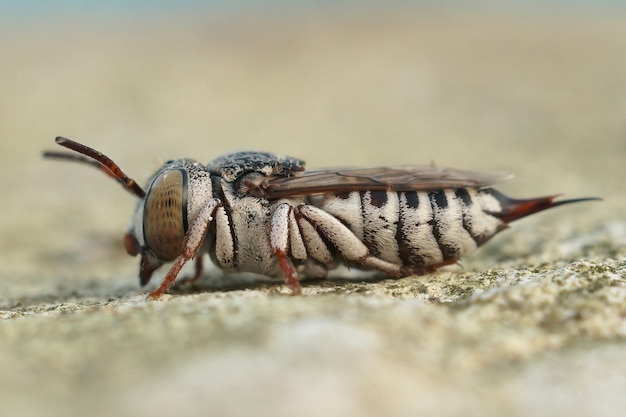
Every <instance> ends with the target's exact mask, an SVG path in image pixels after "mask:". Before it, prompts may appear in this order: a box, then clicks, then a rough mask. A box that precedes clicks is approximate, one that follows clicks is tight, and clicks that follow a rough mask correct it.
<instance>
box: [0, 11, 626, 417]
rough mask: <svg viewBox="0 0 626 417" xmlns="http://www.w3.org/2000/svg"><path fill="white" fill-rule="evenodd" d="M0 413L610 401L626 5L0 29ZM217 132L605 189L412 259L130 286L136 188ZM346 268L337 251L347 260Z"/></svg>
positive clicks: (620, 320) (318, 160) (561, 411)
mask: <svg viewBox="0 0 626 417" xmlns="http://www.w3.org/2000/svg"><path fill="white" fill-rule="evenodd" d="M0 39H2V41H0V56H2V74H1V77H0V191H1V194H2V196H3V198H2V216H0V257H1V258H0V259H1V260H2V262H0V319H1V320H2V321H1V322H0V414H1V415H14V416H15V415H70V416H72V415H76V416H78V415H87V414H97V415H121V416H135V415H136V416H144V415H172V414H177V415H199V414H203V415H250V414H254V415H268V416H270V415H271V416H282V415H284V416H287V415H304V416H306V415H311V416H318V415H360V416H367V415H372V416H374V415H398V416H403V415H419V414H423V415H451V416H454V415H458V416H461V415H512V416H515V415H568V416H571V415H573V416H578V415H594V416H597V415H607V416H610V415H622V414H623V410H624V407H625V406H626V399H624V398H625V397H624V396H623V392H624V390H625V389H626V377H625V376H624V375H626V366H625V365H624V361H623V358H624V357H625V356H624V355H625V354H626V346H625V345H624V343H623V340H624V337H625V336H626V321H625V319H624V317H626V281H625V280H626V261H625V259H626V220H625V216H624V213H625V209H624V207H625V206H626V195H625V193H624V184H623V181H624V178H625V177H626V175H625V174H626V168H624V158H625V156H626V15H624V13H623V12H620V11H612V10H594V11H590V10H575V11H572V10H569V11H565V10H551V11H546V10H532V11H528V10H526V11H519V10H518V11H508V12H506V11H499V12H495V11H483V12H480V13H479V12H471V13H470V12H463V13H461V12H451V11H447V10H434V9H403V10H387V11H385V12H381V11H378V12H371V11H370V12H366V11H364V10H353V9H345V10H343V11H342V12H341V13H332V12H319V13H317V12H313V11H309V12H307V13H300V14H297V13H295V14H293V15H283V16H269V15H268V16H264V17H258V16H257V17H255V16H249V15H237V14H235V15H229V16H225V17H224V16H223V17H221V18H211V17H205V16H194V17H185V16H177V17H176V18H173V19H164V20H155V21H141V22H129V21H113V22H110V21H109V22H104V21H103V22H95V23H94V22H80V21H72V20H70V19H66V20H62V21H54V22H52V21H43V22H37V23H36V24H35V23H33V24H31V25H22V26H20V25H17V24H14V25H9V24H7V25H4V26H3V27H2V28H0ZM57 135H63V136H67V137H70V138H73V139H75V140H78V141H81V142H84V143H86V144H88V145H91V146H93V147H95V148H97V149H99V150H101V151H103V152H104V153H106V154H108V155H109V156H110V157H111V158H112V159H114V160H115V161H116V162H118V163H119V164H120V165H121V166H122V167H123V168H124V170H125V171H126V172H127V173H128V174H129V175H130V176H131V177H134V178H136V179H137V180H139V181H140V182H143V181H144V180H145V178H147V176H148V175H149V174H150V173H151V172H152V171H153V170H154V169H155V168H156V167H157V166H158V165H159V163H160V162H161V161H163V160H165V159H170V158H176V157H183V156H190V157H194V158H196V159H198V160H199V161H203V162H206V161H209V160H210V159H211V158H214V157H215V156H217V155H219V154H221V153H224V152H228V151H233V150H240V149H262V150H269V151H274V152H279V153H283V154H289V155H293V156H298V157H301V158H304V159H306V160H307V163H308V166H309V167H321V166H330V165H364V166H372V165H388V164H410V163H429V162H431V161H434V162H436V163H437V164H439V165H444V166H453V167H457V168H467V169H477V170H489V171H491V170H495V171H498V170H506V171H509V172H512V173H514V174H515V175H516V177H515V179H513V180H511V181H508V182H506V183H504V184H502V185H501V186H500V187H499V189H500V190H502V191H504V192H506V193H507V194H510V195H512V196H513V197H530V196H539V195H546V194H553V193H564V194H565V195H566V196H567V197H578V196H599V197H603V198H604V201H603V202H601V203H586V204H581V205H578V206H570V207H563V208H560V209H558V210H554V211H552V212H546V213H543V214H540V215H537V216H535V217H532V218H529V219H525V220H523V221H521V222H519V223H516V224H514V226H513V227H512V228H511V230H508V231H506V232H504V233H503V234H502V235H500V236H498V237H497V238H494V240H492V241H491V242H490V243H489V244H488V245H487V246H486V247H484V248H483V249H481V250H480V251H479V252H477V253H476V254H475V255H473V256H471V257H469V258H467V259H466V260H464V262H463V268H459V267H457V268H452V269H451V270H449V271H446V272H441V273H438V274H434V275H432V276H427V277H421V278H407V279H403V280H399V281H394V280H386V281H381V282H373V283H363V282H361V281H358V280H357V281H353V282H345V281H332V282H313V283H310V284H308V285H307V286H306V287H305V295H304V296H302V297H289V296H288V295H287V293H286V292H285V291H284V290H283V289H282V288H281V287H280V286H275V285H267V284H260V285H259V284H256V285H255V284H250V285H249V286H244V287H237V289H235V290H232V289H231V290H229V291H220V290H219V286H220V285H224V284H228V283H229V282H231V281H228V279H220V278H219V273H218V272H217V271H212V272H211V273H209V274H207V277H206V279H205V281H204V282H203V283H202V284H201V285H200V286H199V288H197V289H196V291H193V292H191V293H183V294H180V293H179V294H177V295H174V296H172V297H168V298H166V299H164V300H162V301H159V302H146V301H145V300H144V298H143V295H142V294H143V293H144V290H141V289H139V288H138V282H137V276H136V275H137V268H138V266H137V263H138V259H134V258H130V257H128V256H127V255H126V254H125V252H124V250H123V247H122V245H121V236H122V234H123V232H124V231H125V229H126V227H127V225H128V222H129V219H130V213H131V212H132V208H133V204H134V201H133V197H132V196H131V195H129V194H127V193H125V192H124V191H122V190H121V188H120V187H119V186H118V185H117V184H115V183H114V182H113V181H111V180H110V179H109V178H107V177H105V176H104V175H102V174H101V173H99V172H97V171H96V170H93V169H89V168H85V167H81V166H77V165H73V164H64V163H59V162H56V161H46V160H43V159H42V158H41V156H40V154H41V151H42V150H44V149H54V147H55V145H54V143H53V139H54V137H55V136H57ZM340 275H342V274H340Z"/></svg>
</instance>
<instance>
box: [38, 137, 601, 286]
mask: <svg viewBox="0 0 626 417" xmlns="http://www.w3.org/2000/svg"><path fill="white" fill-rule="evenodd" d="M56 143H57V144H59V145H61V146H63V147H65V148H68V149H70V150H72V151H74V153H70V152H54V151H47V152H44V154H43V155H44V157H47V158H57V159H66V160H71V161H76V162H81V163H85V164H88V165H92V166H95V167H96V168H98V169H100V170H101V171H103V172H104V173H105V174H107V175H109V176H110V177H112V178H114V179H115V180H117V181H118V182H120V183H121V184H122V186H123V187H124V189H126V190H127V191H129V192H130V193H132V194H133V195H135V196H136V197H137V198H138V201H137V204H136V206H135V211H134V214H133V216H132V220H131V224H130V227H129V229H128V231H127V232H126V234H125V235H124V246H125V248H126V251H127V252H128V254H129V255H132V256H136V255H141V262H140V268H139V282H140V284H141V285H142V286H144V285H146V284H147V283H148V282H149V281H150V278H151V277H152V274H153V273H154V271H155V270H156V269H157V268H159V267H161V266H162V265H163V264H165V263H169V262H173V265H172V266H171V268H170V270H169V272H168V273H167V274H166V275H165V277H164V278H163V281H162V282H161V284H160V285H159V286H158V287H157V288H156V289H155V290H154V291H152V292H151V293H150V294H149V297H151V298H157V297H159V296H161V295H162V294H164V293H167V292H168V291H169V289H170V287H171V286H172V284H173V283H174V281H175V280H176V278H177V277H178V275H179V273H180V270H181V268H182V267H183V266H184V265H185V264H186V263H187V262H188V261H190V260H192V259H195V274H194V276H193V277H191V278H190V281H195V280H197V279H199V278H200V277H201V276H202V257H203V255H204V254H205V253H208V254H209V255H210V256H211V258H212V260H213V262H214V263H215V264H216V265H217V266H218V267H219V268H221V269H222V270H223V271H225V272H236V271H239V272H253V273H257V274H262V275H266V276H270V277H282V278H283V279H284V282H285V284H286V285H287V287H288V288H289V289H290V290H291V292H292V293H293V294H300V293H301V292H302V289H301V286H300V280H299V277H300V276H308V277H316V278H323V277H325V276H326V274H327V273H328V271H329V270H331V269H333V268H335V267H337V266H338V265H339V264H345V265H348V266H351V267H356V268H359V269H364V270H374V271H379V272H382V273H383V274H386V275H389V276H391V277H397V278H399V277H406V276H410V275H423V274H427V273H431V272H434V271H435V270H437V269H438V268H440V267H442V266H445V265H450V264H454V263H456V262H458V260H459V259H460V258H461V257H463V256H465V255H467V254H469V253H471V252H473V251H474V250H475V249H476V248H478V247H479V246H481V245H483V244H484V243H485V242H487V241H488V240H489V239H491V237H493V236H494V235H495V234H497V233H498V232H500V231H502V230H503V229H505V228H507V225H508V223H510V222H512V221H515V220H517V219H520V218H522V217H526V216H528V215H530V214H533V213H537V212H539V211H542V210H545V209H548V208H552V207H556V206H561V205H564V204H570V203H575V202H580V201H588V200H597V199H596V198H578V199H571V200H560V201H555V197H556V196H554V195H552V196H546V197H539V198H531V199H525V200H518V199H513V198H509V197H507V196H505V195H504V194H502V193H500V192H498V191H496V190H495V189H493V188H492V185H493V184H495V183H496V182H498V181H500V180H503V179H504V176H503V175H502V174H486V173H478V172H471V171H463V170H457V169H446V168H438V167H435V166H404V167H395V168H389V167H382V168H336V169H316V170H305V162H304V161H303V160H301V159H297V158H292V157H284V156H279V155H275V154H272V153H266V152H236V153H230V154H227V155H224V156H221V157H219V158H217V159H215V160H213V161H211V162H210V163H209V164H207V165H203V164H201V163H199V162H196V161H194V160H192V159H188V158H183V159H177V160H170V161H167V162H165V164H163V166H161V167H160V168H159V169H158V170H157V171H156V172H155V173H154V174H153V175H152V176H151V177H150V178H149V180H148V182H147V186H146V191H144V189H143V188H141V187H140V186H139V185H138V184H137V182H135V180H133V179H131V178H129V177H127V176H126V174H124V172H123V171H122V169H121V168H120V167H119V166H118V165H117V164H116V163H114V162H113V161H112V160H111V159H110V158H108V157H107V156H105V155H103V154H102V153H100V152H99V151H97V150H95V149H92V148H90V147H87V146H85V145H83V144H80V143H78V142H74V141H72V140H70V139H67V138H63V137H57V138H56Z"/></svg>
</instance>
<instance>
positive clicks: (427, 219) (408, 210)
mask: <svg viewBox="0 0 626 417" xmlns="http://www.w3.org/2000/svg"><path fill="white" fill-rule="evenodd" d="M551 201H552V199H551V198H550V197H548V198H542V199H536V200H523V201H522V200H511V199H509V198H507V197H505V196H504V195H502V194H500V193H499V192H497V191H495V190H493V189H489V188H487V189H480V190H476V189H472V188H459V189H443V190H437V191H411V192H393V191H353V192H349V193H345V194H340V195H327V196H326V198H325V199H324V201H323V202H322V203H320V204H317V205H318V207H320V208H321V209H322V210H324V211H326V212H328V213H329V214H332V215H333V216H335V217H336V218H338V219H339V220H341V221H342V222H343V223H344V224H345V225H346V226H348V227H349V228H350V230H352V232H353V233H354V234H355V235H356V236H357V237H358V238H359V239H360V240H361V241H362V242H363V243H365V245H366V246H367V247H368V249H369V250H370V254H371V255H373V256H376V257H378V258H380V259H382V260H385V261H387V262H391V263H394V264H397V265H417V266H424V267H430V266H437V265H441V264H447V263H451V262H454V261H455V260H456V259H459V258H460V257H462V256H464V255H467V254H468V253H470V252H472V251H474V250H475V249H476V248H477V247H478V246H480V245H482V244H483V243H485V242H486V241H487V240H488V239H489V238H491V237H492V236H493V235H495V234H496V233H497V232H499V231H500V230H502V229H504V228H505V227H506V223H507V222H508V221H512V220H515V219H516V218H519V217H523V216H525V215H527V214H531V213H534V212H536V211H539V210H542V209H544V208H548V207H550V206H551V205H553V204H554V203H552V202H551ZM520 202H526V203H527V205H530V204H531V203H530V202H534V203H533V204H532V207H527V208H526V209H525V210H524V212H523V213H522V212H519V213H518V212H516V211H515V207H518V208H519V203H520ZM539 202H543V203H544V204H543V205H544V206H542V207H538V204H539ZM518 211H519V210H518ZM516 213H517V214H516Z"/></svg>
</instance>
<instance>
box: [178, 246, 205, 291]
mask: <svg viewBox="0 0 626 417" xmlns="http://www.w3.org/2000/svg"><path fill="white" fill-rule="evenodd" d="M195 267H196V271H195V272H194V273H193V275H192V276H190V277H184V278H181V279H179V280H178V282H176V286H178V285H179V284H180V285H193V284H195V283H196V282H198V280H199V279H200V278H202V269H203V267H202V255H201V254H199V255H198V256H196V265H195Z"/></svg>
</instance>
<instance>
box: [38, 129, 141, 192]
mask: <svg viewBox="0 0 626 417" xmlns="http://www.w3.org/2000/svg"><path fill="white" fill-rule="evenodd" d="M54 141H55V142H56V143H57V144H59V145H61V146H63V147H65V148H68V149H71V150H73V151H74V152H77V154H75V153H69V152H55V151H45V152H44V153H43V156H44V158H55V159H65V160H68V161H74V162H81V163H84V164H87V165H91V166H93V167H96V168H98V169H99V170H100V171H102V172H104V173H105V174H107V175H108V176H109V177H111V178H113V179H115V180H116V181H117V182H119V183H120V184H122V187H124V189H125V190H126V191H128V192H130V193H132V194H134V195H136V196H137V197H139V198H144V197H145V196H146V193H145V191H144V190H143V188H141V187H140V186H139V184H137V183H136V182H135V180H134V179H132V178H128V177H127V176H126V174H124V171H122V169H121V168H120V167H119V166H118V165H117V164H116V163H115V162H113V161H112V160H111V158H109V157H108V156H106V155H103V154H102V153H101V152H99V151H97V150H95V149H92V148H90V147H89V146H85V145H83V144H81V143H78V142H74V141H73V140H71V139H68V138H64V137H61V136H58V137H57V138H56V139H55V140H54Z"/></svg>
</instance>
